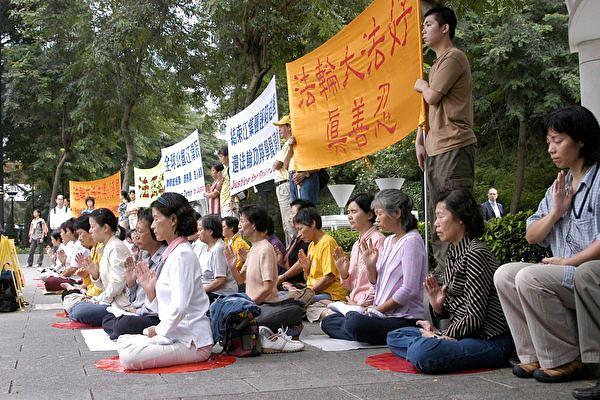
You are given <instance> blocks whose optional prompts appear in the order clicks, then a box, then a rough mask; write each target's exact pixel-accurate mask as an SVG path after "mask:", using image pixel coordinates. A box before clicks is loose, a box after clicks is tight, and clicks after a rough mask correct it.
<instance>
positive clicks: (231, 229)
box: [221, 217, 250, 271]
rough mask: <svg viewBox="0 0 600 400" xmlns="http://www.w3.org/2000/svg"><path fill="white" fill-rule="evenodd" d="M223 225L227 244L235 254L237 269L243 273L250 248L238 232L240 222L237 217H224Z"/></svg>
mask: <svg viewBox="0 0 600 400" xmlns="http://www.w3.org/2000/svg"><path fill="white" fill-rule="evenodd" d="M221 224H222V225H221V226H222V228H223V238H224V239H225V243H226V244H227V246H228V247H230V248H231V249H232V250H233V253H234V254H235V268H236V269H237V270H238V271H241V270H242V266H243V265H244V261H246V256H247V255H248V250H250V246H249V245H248V243H246V241H245V240H244V239H242V236H241V235H240V234H239V232H238V231H239V226H240V221H239V220H238V219H237V218H236V217H224V218H223V219H221Z"/></svg>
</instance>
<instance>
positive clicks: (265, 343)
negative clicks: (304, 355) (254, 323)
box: [259, 326, 304, 354]
mask: <svg viewBox="0 0 600 400" xmlns="http://www.w3.org/2000/svg"><path fill="white" fill-rule="evenodd" d="M259 333H260V343H261V346H262V352H263V353H267V354H271V353H294V352H296V351H301V350H303V349H304V343H302V342H301V341H299V340H293V339H292V337H291V336H288V335H287V334H286V333H285V332H284V331H283V329H281V328H279V330H278V331H277V333H276V334H274V333H273V331H272V330H271V329H269V328H268V327H266V326H261V327H259Z"/></svg>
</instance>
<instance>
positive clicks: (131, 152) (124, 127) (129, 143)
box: [121, 103, 135, 191]
mask: <svg viewBox="0 0 600 400" xmlns="http://www.w3.org/2000/svg"><path fill="white" fill-rule="evenodd" d="M133 106H134V104H133V103H128V104H125V105H124V107H123V115H122V116H121V135H123V140H125V150H126V151H127V159H126V160H125V165H124V168H123V169H124V171H123V183H122V184H121V190H125V191H129V180H130V178H131V179H133V163H134V162H135V149H134V147H133V137H132V136H131V131H130V130H129V122H130V120H131V113H132V111H133Z"/></svg>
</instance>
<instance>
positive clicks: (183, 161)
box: [160, 130, 206, 201]
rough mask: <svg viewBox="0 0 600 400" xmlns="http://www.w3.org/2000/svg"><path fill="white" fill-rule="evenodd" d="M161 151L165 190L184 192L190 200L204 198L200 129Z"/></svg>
mask: <svg viewBox="0 0 600 400" xmlns="http://www.w3.org/2000/svg"><path fill="white" fill-rule="evenodd" d="M160 152H161V154H162V163H163V165H164V180H165V192H175V193H179V194H182V195H183V196H185V197H186V198H187V199H188V200H189V201H195V200H200V199H202V198H204V192H205V191H206V187H205V185H204V167H203V166H202V154H201V153H200V141H199V139H198V131H197V130H195V131H194V132H192V133H191V134H190V135H189V136H188V137H186V138H185V139H183V140H182V141H181V142H179V143H176V144H174V145H172V146H169V147H167V148H164V149H161V150H160Z"/></svg>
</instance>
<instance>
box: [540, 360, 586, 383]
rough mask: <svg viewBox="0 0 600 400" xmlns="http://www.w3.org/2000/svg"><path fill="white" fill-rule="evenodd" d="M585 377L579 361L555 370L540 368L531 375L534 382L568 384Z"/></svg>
mask: <svg viewBox="0 0 600 400" xmlns="http://www.w3.org/2000/svg"><path fill="white" fill-rule="evenodd" d="M585 375H586V373H585V368H584V365H583V363H582V362H581V360H579V359H575V360H573V361H571V362H570V363H567V364H564V365H561V366H559V367H556V368H541V369H538V370H537V371H535V372H534V373H533V377H534V378H535V380H536V381H539V382H545V383H557V382H568V381H573V380H576V379H583V378H585Z"/></svg>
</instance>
